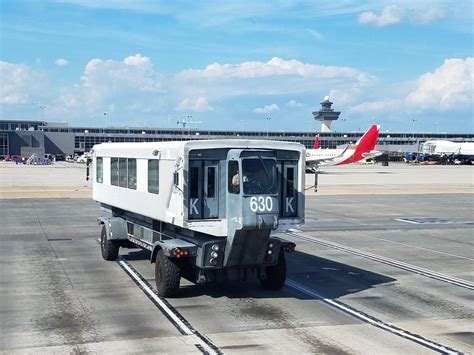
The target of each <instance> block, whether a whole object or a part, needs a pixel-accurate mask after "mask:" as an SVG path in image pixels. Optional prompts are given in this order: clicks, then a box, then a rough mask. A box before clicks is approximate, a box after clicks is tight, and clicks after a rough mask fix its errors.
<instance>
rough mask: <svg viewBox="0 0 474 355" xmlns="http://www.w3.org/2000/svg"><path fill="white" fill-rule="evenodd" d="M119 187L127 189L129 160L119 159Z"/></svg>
mask: <svg viewBox="0 0 474 355" xmlns="http://www.w3.org/2000/svg"><path fill="white" fill-rule="evenodd" d="M119 186H120V187H127V159H126V158H119Z"/></svg>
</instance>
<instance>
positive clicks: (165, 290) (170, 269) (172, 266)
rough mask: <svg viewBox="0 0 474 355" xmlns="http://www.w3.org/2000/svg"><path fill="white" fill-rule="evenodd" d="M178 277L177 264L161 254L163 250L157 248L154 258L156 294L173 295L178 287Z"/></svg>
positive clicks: (179, 277)
mask: <svg viewBox="0 0 474 355" xmlns="http://www.w3.org/2000/svg"><path fill="white" fill-rule="evenodd" d="M180 279H181V275H180V270H179V266H178V265H177V264H176V263H175V262H174V261H173V260H172V259H170V258H168V257H167V256H166V255H165V254H163V250H159V251H158V253H156V259H155V281H156V290H157V291H158V295H159V296H161V297H171V296H174V295H175V294H176V292H177V291H178V289H179V280H180Z"/></svg>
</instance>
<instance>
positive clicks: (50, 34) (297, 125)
mask: <svg viewBox="0 0 474 355" xmlns="http://www.w3.org/2000/svg"><path fill="white" fill-rule="evenodd" d="M0 4H1V14H0V31H1V32H0V35H1V38H0V45H1V47H0V49H1V51H0V80H1V92H0V94H1V96H0V110H1V111H0V119H35V118H36V119H41V117H42V116H43V117H44V120H46V121H67V122H69V123H70V125H75V126H77V125H84V126H104V125H105V124H106V119H105V118H107V123H108V124H109V125H114V126H144V125H146V126H153V127H177V124H176V122H177V121H178V120H180V119H182V118H183V117H188V116H191V118H190V119H191V120H192V121H195V122H199V123H195V124H193V126H197V127H198V128H200V129H241V128H243V129H248V130H266V129H267V128H266V127H267V123H269V129H270V130H272V131H310V130H311V131H317V130H319V124H318V123H317V122H315V121H314V120H313V119H312V114H311V112H312V111H315V110H318V109H319V102H321V101H322V98H323V97H324V96H325V95H330V97H331V101H333V102H334V108H335V109H337V110H340V111H342V114H341V117H340V120H339V121H338V122H335V123H333V127H332V128H333V130H336V131H338V130H339V131H342V130H365V129H366V128H367V127H368V125H370V124H371V123H372V122H375V123H379V124H381V125H382V130H388V131H411V130H413V128H414V129H415V130H416V131H431V132H436V131H439V132H473V81H474V79H473V78H474V70H473V69H474V59H473V56H474V54H473V49H474V48H473V8H472V7H473V2H472V1H470V0H465V1H427V0H418V1H399V0H396V1H384V0H380V1H356V0H341V1H325V0H320V1H297V0H283V1H169V2H166V1H144V0H139V1H121V0H117V1H93V0H58V1H39V0H38V1H33V0H30V1H7V0H0ZM105 112H106V113H107V115H104V113H105ZM267 118H270V120H267Z"/></svg>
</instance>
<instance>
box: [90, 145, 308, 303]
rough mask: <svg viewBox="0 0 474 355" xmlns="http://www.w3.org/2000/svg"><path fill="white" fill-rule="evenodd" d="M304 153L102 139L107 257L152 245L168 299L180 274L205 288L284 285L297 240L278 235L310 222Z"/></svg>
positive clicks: (98, 180)
mask: <svg viewBox="0 0 474 355" xmlns="http://www.w3.org/2000/svg"><path fill="white" fill-rule="evenodd" d="M304 158H305V148H304V146H303V145H301V144H298V143H291V142H277V141H258V140H201V141H180V142H153V143H151V142H150V143H102V144H99V145H96V146H94V148H93V150H92V176H93V184H92V186H93V199H94V200H96V201H98V202H99V203H100V206H101V209H102V211H103V212H104V215H103V216H102V217H100V218H98V221H99V224H100V225H101V226H102V230H101V250H102V256H103V258H104V259H105V260H115V259H116V258H117V257H118V253H119V248H120V247H140V248H143V249H147V250H149V251H150V252H151V262H152V263H155V279H156V287H157V291H158V294H159V295H160V296H172V295H173V294H175V293H176V291H177V290H178V289H179V283H180V278H181V277H184V278H186V279H187V280H190V281H191V282H194V283H199V284H201V283H205V282H222V281H225V280H245V279H247V278H248V277H250V276H251V275H254V276H255V275H256V276H257V277H258V278H259V279H260V281H261V283H262V285H263V287H264V288H266V289H271V290H278V289H280V288H281V287H283V285H284V283H285V279H286V262H285V254H284V253H285V252H292V251H293V250H294V249H295V244H294V243H292V242H289V241H286V240H284V239H280V238H277V237H274V236H270V233H271V232H272V231H282V230H285V229H289V228H292V227H295V226H298V225H301V224H303V223H304V177H305V169H304V168H305V166H304V164H305V162H304Z"/></svg>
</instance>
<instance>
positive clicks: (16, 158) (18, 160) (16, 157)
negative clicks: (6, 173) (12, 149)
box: [11, 155, 26, 164]
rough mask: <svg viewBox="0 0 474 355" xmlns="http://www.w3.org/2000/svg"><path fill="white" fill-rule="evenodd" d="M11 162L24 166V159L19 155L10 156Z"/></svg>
mask: <svg viewBox="0 0 474 355" xmlns="http://www.w3.org/2000/svg"><path fill="white" fill-rule="evenodd" d="M11 160H12V161H14V162H15V164H26V158H25V157H22V156H21V155H12V158H11Z"/></svg>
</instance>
